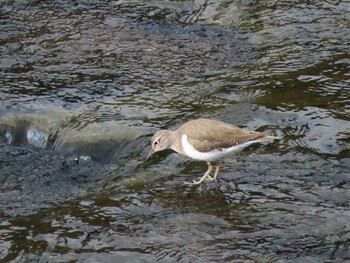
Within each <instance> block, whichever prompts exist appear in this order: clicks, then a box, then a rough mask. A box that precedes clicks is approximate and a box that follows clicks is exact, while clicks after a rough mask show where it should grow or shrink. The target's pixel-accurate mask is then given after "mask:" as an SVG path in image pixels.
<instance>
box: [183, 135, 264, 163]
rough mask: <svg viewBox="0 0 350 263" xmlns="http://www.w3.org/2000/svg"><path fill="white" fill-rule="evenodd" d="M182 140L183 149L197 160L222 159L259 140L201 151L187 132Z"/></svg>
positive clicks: (210, 160)
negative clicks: (189, 138)
mask: <svg viewBox="0 0 350 263" xmlns="http://www.w3.org/2000/svg"><path fill="white" fill-rule="evenodd" d="M181 142H182V147H183V150H184V152H185V154H186V155H187V156H188V157H191V158H193V159H195V160H201V161H207V162H212V161H216V160H218V159H220V158H221V157H223V156H225V155H228V154H230V153H233V152H238V151H240V150H242V149H243V148H245V147H247V146H249V145H251V144H253V143H256V142H258V141H249V142H245V143H242V144H239V145H235V146H232V147H230V148H225V149H220V150H214V151H211V152H199V151H197V150H196V149H195V148H194V147H193V146H192V145H191V144H190V143H189V142H188V140H187V135H186V134H184V135H182V138H181Z"/></svg>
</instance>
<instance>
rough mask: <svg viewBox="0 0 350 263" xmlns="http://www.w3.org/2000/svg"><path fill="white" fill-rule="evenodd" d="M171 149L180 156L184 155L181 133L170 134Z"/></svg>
mask: <svg viewBox="0 0 350 263" xmlns="http://www.w3.org/2000/svg"><path fill="white" fill-rule="evenodd" d="M170 136H171V147H170V148H171V149H172V150H174V151H175V152H178V153H180V154H185V152H184V150H183V147H182V141H181V139H182V133H180V132H178V131H174V132H171V134H170Z"/></svg>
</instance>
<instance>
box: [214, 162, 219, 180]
mask: <svg viewBox="0 0 350 263" xmlns="http://www.w3.org/2000/svg"><path fill="white" fill-rule="evenodd" d="M219 170H220V161H219V160H217V161H216V169H215V174H214V180H216V179H217V178H218V174H219Z"/></svg>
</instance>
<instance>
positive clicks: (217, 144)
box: [178, 119, 264, 152]
mask: <svg viewBox="0 0 350 263" xmlns="http://www.w3.org/2000/svg"><path fill="white" fill-rule="evenodd" d="M178 132H179V133H181V134H186V135H187V137H188V141H189V143H190V144H191V145H193V147H194V148H195V149H196V150H197V151H200V152H208V151H211V150H213V149H223V148H228V147H231V146H235V145H238V144H241V143H244V142H247V141H252V140H255V139H257V138H260V137H262V136H264V135H263V134H262V133H260V132H254V131H248V130H244V129H241V128H238V127H236V126H233V125H231V124H227V123H224V122H220V121H216V120H211V119H197V120H192V121H189V122H187V123H185V124H184V125H182V126H181V127H180V128H179V129H178Z"/></svg>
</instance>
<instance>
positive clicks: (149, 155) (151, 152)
mask: <svg viewBox="0 0 350 263" xmlns="http://www.w3.org/2000/svg"><path fill="white" fill-rule="evenodd" d="M154 152H155V151H154V149H153V148H152V149H151V151H150V152H149V154H148V155H147V157H146V161H147V160H148V159H149V158H150V157H151V156H152V155H153V154H154Z"/></svg>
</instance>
